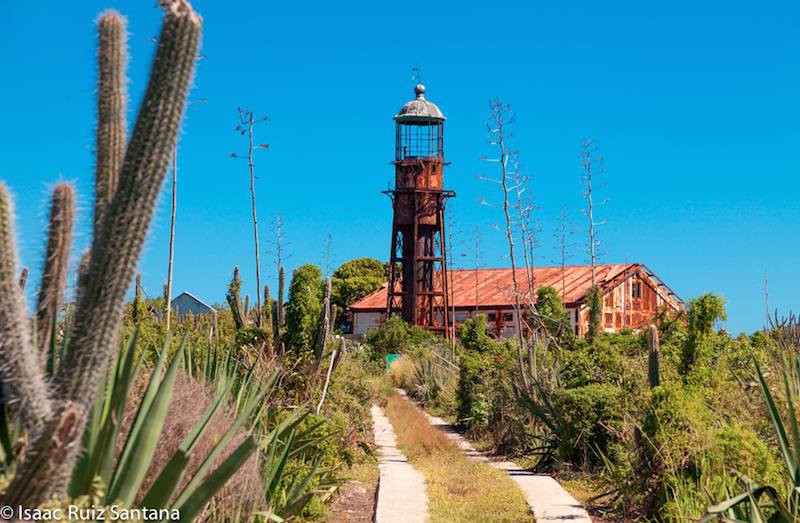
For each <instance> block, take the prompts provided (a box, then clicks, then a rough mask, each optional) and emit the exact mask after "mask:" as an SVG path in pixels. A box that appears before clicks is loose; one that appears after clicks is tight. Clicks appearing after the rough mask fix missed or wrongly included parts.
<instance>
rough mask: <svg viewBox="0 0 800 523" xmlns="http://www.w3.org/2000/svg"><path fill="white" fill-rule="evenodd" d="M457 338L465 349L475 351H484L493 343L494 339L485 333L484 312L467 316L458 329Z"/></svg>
mask: <svg viewBox="0 0 800 523" xmlns="http://www.w3.org/2000/svg"><path fill="white" fill-rule="evenodd" d="M458 338H459V339H460V340H461V344H462V345H463V346H464V348H465V349H467V350H470V351H477V352H486V351H487V350H489V349H490V348H491V346H492V344H493V343H494V340H492V338H491V337H490V336H489V335H488V334H486V315H485V314H479V315H477V316H476V317H475V318H467V319H466V320H465V321H464V323H462V324H461V328H460V329H459V330H458Z"/></svg>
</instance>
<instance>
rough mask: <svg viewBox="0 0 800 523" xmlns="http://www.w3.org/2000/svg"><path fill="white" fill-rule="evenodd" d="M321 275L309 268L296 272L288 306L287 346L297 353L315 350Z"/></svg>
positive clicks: (319, 272) (305, 266) (291, 285)
mask: <svg viewBox="0 0 800 523" xmlns="http://www.w3.org/2000/svg"><path fill="white" fill-rule="evenodd" d="M321 278H322V271H320V270H319V267H317V266H316V265H311V264H306V265H303V266H301V267H299V268H297V269H295V270H294V272H293V273H292V283H291V284H290V285H289V303H288V305H287V306H286V335H285V340H284V341H285V343H286V346H287V347H288V348H290V349H294V350H296V351H298V352H309V351H311V350H313V344H314V338H315V336H316V334H317V327H318V325H319V318H320V313H321V311H322V281H321Z"/></svg>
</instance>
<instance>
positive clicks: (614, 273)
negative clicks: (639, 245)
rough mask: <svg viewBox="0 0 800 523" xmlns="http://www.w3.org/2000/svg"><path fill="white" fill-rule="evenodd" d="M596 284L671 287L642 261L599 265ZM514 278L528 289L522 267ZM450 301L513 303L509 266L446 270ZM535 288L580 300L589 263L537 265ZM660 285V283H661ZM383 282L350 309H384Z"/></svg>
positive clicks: (486, 304) (664, 291) (466, 305)
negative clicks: (639, 281)
mask: <svg viewBox="0 0 800 523" xmlns="http://www.w3.org/2000/svg"><path fill="white" fill-rule="evenodd" d="M595 269H596V281H597V285H599V286H600V287H601V289H603V291H604V293H605V292H608V291H609V290H610V289H612V288H613V287H616V286H618V285H619V284H620V283H622V281H623V280H625V279H626V277H628V276H632V275H634V274H637V273H638V274H640V275H641V276H642V277H643V278H644V279H646V280H647V281H648V283H650V284H651V285H653V286H654V287H658V288H659V290H660V291H661V292H660V293H661V294H664V295H665V297H667V296H668V294H669V293H671V292H672V291H671V290H669V288H667V287H666V286H665V285H663V284H662V283H661V282H660V281H654V280H652V279H651V278H650V277H649V276H648V275H647V274H646V273H649V272H651V271H649V269H647V268H646V267H645V266H644V265H641V264H627V265H626V264H608V265H598V266H597V267H596V268H595ZM516 273H517V281H518V284H519V288H520V292H521V294H522V295H523V296H525V295H526V294H527V292H528V288H529V286H528V276H527V273H526V270H525V269H517V271H516ZM448 274H449V275H450V282H449V285H450V287H451V291H450V292H451V293H452V294H451V296H452V299H453V303H452V304H451V306H452V305H455V307H456V308H470V307H481V308H484V307H487V308H488V307H501V308H505V307H508V306H513V304H514V293H513V289H514V285H513V280H512V271H511V269H507V268H506V269H478V270H477V271H476V270H475V269H462V270H454V271H449V272H448ZM532 275H533V279H534V288H535V289H536V288H539V287H541V286H543V285H549V286H551V287H553V288H554V289H556V291H557V292H558V293H559V294H562V289H563V291H564V293H563V294H564V301H565V302H566V303H567V304H568V305H569V304H578V303H581V302H583V300H584V298H585V296H586V292H587V291H588V290H589V288H590V287H591V285H592V269H591V267H590V266H588V265H572V266H567V267H565V268H564V269H563V270H562V268H561V267H560V266H558V267H536V268H535V269H533V271H532ZM562 283H563V285H562ZM662 285H663V286H662ZM386 294H387V293H386V285H385V284H384V285H383V286H382V287H381V288H380V289H378V290H376V291H375V292H373V293H372V294H369V295H367V296H365V297H364V298H362V299H360V300H358V301H356V302H355V303H353V304H352V305H350V309H351V310H353V311H383V310H386V299H387V297H386ZM668 299H669V301H674V302H675V305H676V308H680V307H681V305H680V298H678V297H677V296H674V297H669V298H668Z"/></svg>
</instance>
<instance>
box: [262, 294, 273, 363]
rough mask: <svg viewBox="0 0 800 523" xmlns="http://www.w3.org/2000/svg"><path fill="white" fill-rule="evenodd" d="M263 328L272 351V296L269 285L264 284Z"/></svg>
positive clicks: (270, 351)
mask: <svg viewBox="0 0 800 523" xmlns="http://www.w3.org/2000/svg"><path fill="white" fill-rule="evenodd" d="M261 318H262V324H261V330H262V331H263V332H264V344H265V345H266V347H265V348H266V350H267V352H268V353H270V354H271V353H272V349H273V348H272V340H273V336H272V298H271V297H270V295H269V285H264V310H263V311H261Z"/></svg>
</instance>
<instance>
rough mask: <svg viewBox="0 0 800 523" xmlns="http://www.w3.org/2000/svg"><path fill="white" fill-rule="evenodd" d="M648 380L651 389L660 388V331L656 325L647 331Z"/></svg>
mask: <svg viewBox="0 0 800 523" xmlns="http://www.w3.org/2000/svg"><path fill="white" fill-rule="evenodd" d="M647 349H648V354H647V363H648V365H647V378H648V381H649V382H650V388H651V389H652V388H654V387H658V386H659V385H660V383H661V377H660V374H659V357H660V353H659V348H658V329H657V328H656V326H655V325H650V327H649V328H648V330H647Z"/></svg>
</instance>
